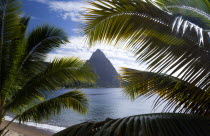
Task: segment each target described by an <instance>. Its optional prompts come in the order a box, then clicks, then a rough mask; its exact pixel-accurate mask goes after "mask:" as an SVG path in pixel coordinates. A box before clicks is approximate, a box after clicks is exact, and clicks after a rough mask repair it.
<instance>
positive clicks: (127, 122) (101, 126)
mask: <svg viewBox="0 0 210 136" xmlns="http://www.w3.org/2000/svg"><path fill="white" fill-rule="evenodd" d="M209 122H210V119H209V118H207V117H202V116H194V115H187V114H171V113H160V114H146V115H136V116H130V117H126V118H121V119H107V120H105V121H102V122H86V123H82V124H78V125H75V126H72V127H69V128H67V129H65V130H63V131H61V132H58V133H57V134H54V136H208V135H209V132H210V129H209V126H208V125H209Z"/></svg>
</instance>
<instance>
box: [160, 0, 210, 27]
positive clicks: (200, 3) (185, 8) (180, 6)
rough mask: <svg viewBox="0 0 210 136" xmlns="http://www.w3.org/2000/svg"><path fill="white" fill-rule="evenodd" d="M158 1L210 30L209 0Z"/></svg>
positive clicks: (174, 12)
mask: <svg viewBox="0 0 210 136" xmlns="http://www.w3.org/2000/svg"><path fill="white" fill-rule="evenodd" d="M156 3H157V4H158V5H159V6H160V7H162V8H163V9H164V8H166V9H167V10H169V11H170V12H172V13H173V14H175V15H181V16H183V17H184V18H185V19H187V20H190V21H191V22H193V23H195V24H197V25H199V26H200V27H202V28H204V29H207V30H210V23H209V19H210V2H209V0H185V1H182V0H167V1H166V0H156Z"/></svg>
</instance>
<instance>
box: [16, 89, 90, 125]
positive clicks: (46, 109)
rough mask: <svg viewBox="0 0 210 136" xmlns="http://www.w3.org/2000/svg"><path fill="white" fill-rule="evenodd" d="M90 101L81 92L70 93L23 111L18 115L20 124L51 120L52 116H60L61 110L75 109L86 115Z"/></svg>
mask: <svg viewBox="0 0 210 136" xmlns="http://www.w3.org/2000/svg"><path fill="white" fill-rule="evenodd" d="M87 102H88V100H87V98H86V96H85V94H83V93H82V92H81V91H78V90H75V91H70V92H68V93H66V94H63V95H60V96H58V97H56V98H52V99H50V100H47V101H44V102H41V103H39V104H36V105H35V106H33V107H31V108H29V109H27V110H25V111H23V112H22V113H21V114H20V115H18V118H17V119H18V120H19V122H21V123H22V122H27V121H35V122H36V123H39V122H40V121H42V120H43V119H49V117H51V116H52V115H56V114H59V113H60V112H61V109H69V108H70V109H73V110H74V111H77V112H79V113H82V114H84V113H86V112H87V106H88V103H87Z"/></svg>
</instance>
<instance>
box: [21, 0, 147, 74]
mask: <svg viewBox="0 0 210 136" xmlns="http://www.w3.org/2000/svg"><path fill="white" fill-rule="evenodd" d="M22 1H23V10H24V13H25V14H27V15H30V16H31V18H32V19H31V22H30V25H29V31H31V30H32V29H33V28H34V27H36V26H37V25H42V24H50V25H53V26H57V27H59V28H62V29H63V30H64V31H65V32H66V33H68V36H69V39H70V42H71V43H69V44H66V45H62V46H61V48H59V49H56V50H54V51H52V52H51V53H49V55H48V57H47V61H52V60H53V59H54V58H55V57H71V56H76V57H80V58H82V59H84V60H87V59H89V58H90V56H91V54H92V52H94V51H95V50H96V49H97V48H99V49H101V50H102V51H103V52H104V53H105V55H106V56H107V57H108V58H109V59H110V61H111V62H112V64H113V65H114V66H115V68H116V69H117V70H119V67H129V68H136V69H144V67H143V66H139V65H138V64H137V63H135V58H134V57H133V55H132V54H130V53H128V52H126V51H124V50H122V49H117V48H114V47H112V46H107V45H105V44H100V45H96V46H95V47H93V48H87V45H85V43H84V35H82V34H81V33H79V32H80V31H81V28H80V27H81V24H82V21H81V19H80V16H79V15H80V14H81V13H82V12H83V11H84V7H90V5H88V4H87V3H85V2H83V1H80V0H22Z"/></svg>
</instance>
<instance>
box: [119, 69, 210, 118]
mask: <svg viewBox="0 0 210 136" xmlns="http://www.w3.org/2000/svg"><path fill="white" fill-rule="evenodd" d="M122 81H123V88H124V92H125V94H127V95H128V96H129V97H130V98H131V99H136V98H138V97H147V98H149V97H151V96H157V98H156V100H155V102H154V103H155V104H154V106H155V107H157V106H158V105H161V104H163V103H164V102H167V103H166V106H165V108H164V109H165V110H166V111H170V110H173V112H176V111H178V112H185V113H191V114H197V115H198V114H200V115H208V114H210V111H209V105H210V94H209V93H207V92H206V91H205V90H203V89H201V88H198V87H196V86H193V85H191V84H189V83H188V82H185V81H182V80H180V79H178V78H176V77H172V76H169V75H166V74H157V73H152V72H145V71H139V70H133V69H127V68H124V69H123V75H122Z"/></svg>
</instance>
